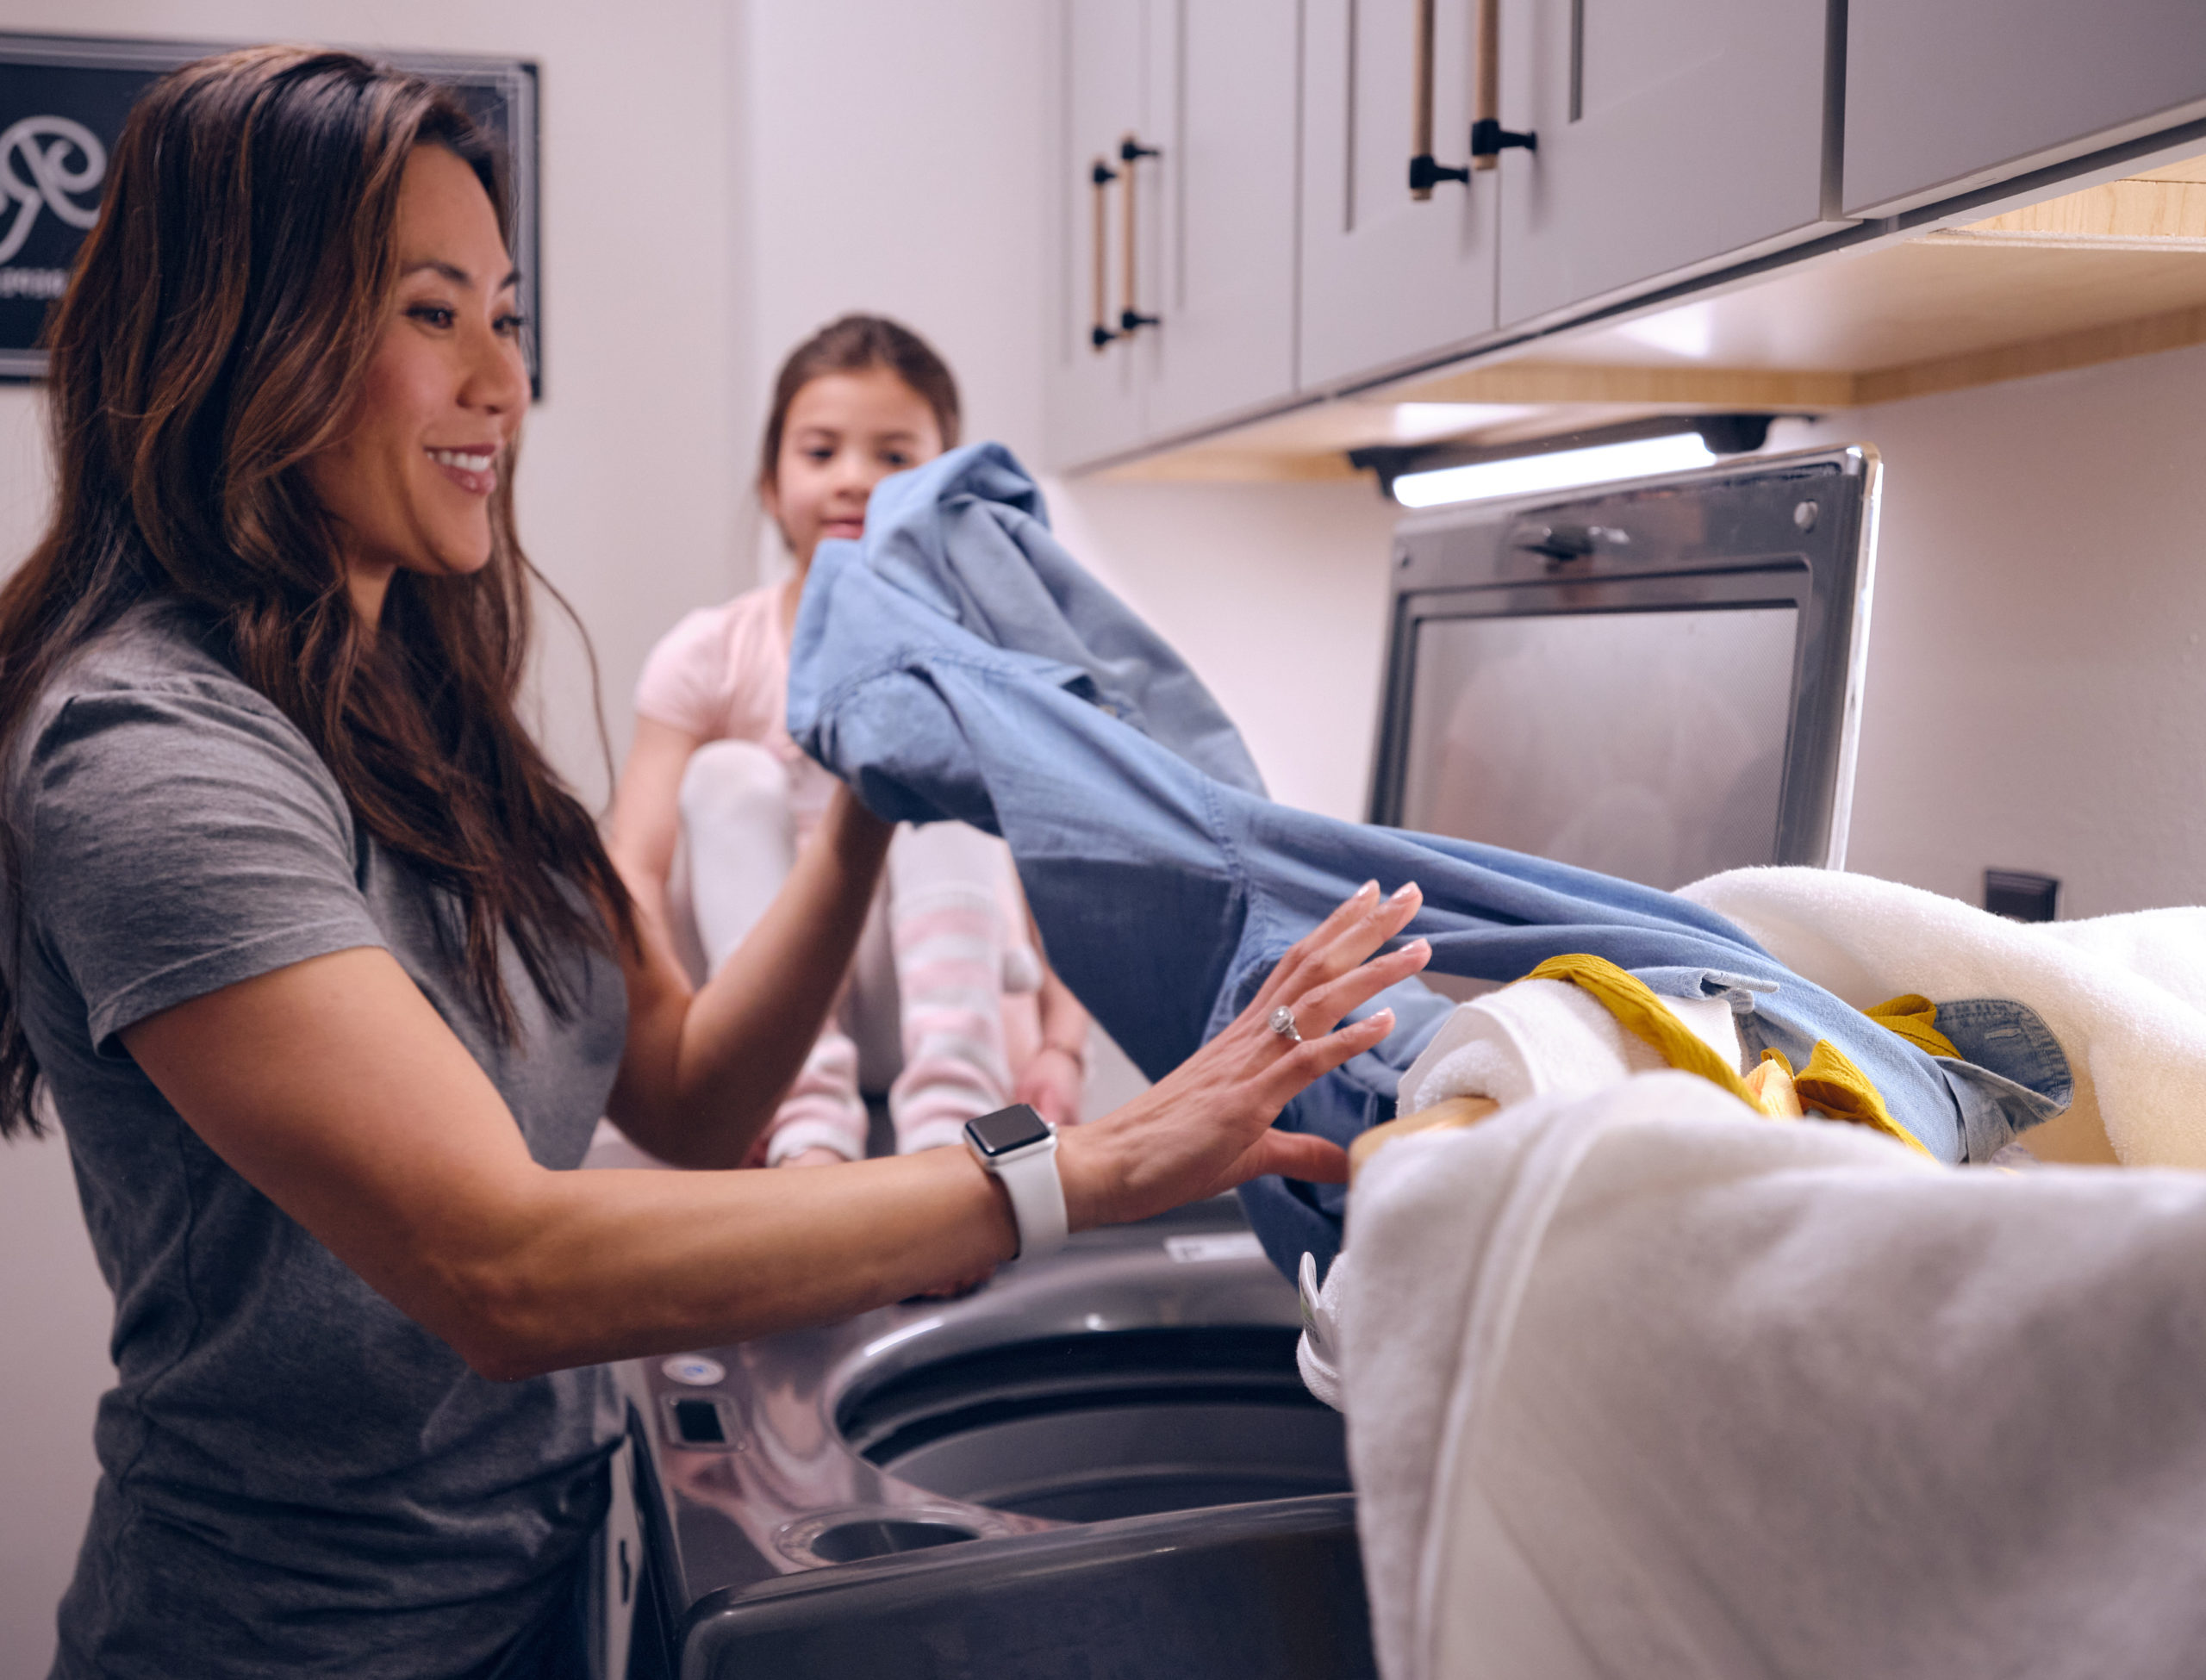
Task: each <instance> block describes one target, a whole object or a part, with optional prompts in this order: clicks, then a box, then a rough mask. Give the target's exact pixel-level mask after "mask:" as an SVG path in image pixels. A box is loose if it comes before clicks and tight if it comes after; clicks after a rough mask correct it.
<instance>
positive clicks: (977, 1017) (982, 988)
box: [670, 741, 1040, 1162]
mask: <svg viewBox="0 0 2206 1680" xmlns="http://www.w3.org/2000/svg"><path fill="white" fill-rule="evenodd" d="M681 815H682V855H681V856H680V857H678V858H677V859H676V868H675V880H674V882H673V883H672V886H673V888H674V891H673V892H672V893H670V898H671V899H673V901H674V903H675V905H676V919H677V921H678V920H680V919H682V918H681V915H680V909H681V905H682V900H683V899H685V898H686V899H687V901H688V906H689V916H690V918H692V919H693V921H694V927H695V934H696V937H697V942H698V946H699V949H698V951H697V952H696V953H695V955H697V956H699V957H701V959H702V967H703V968H704V971H705V972H706V973H708V974H709V973H712V972H714V971H716V970H717V969H718V968H720V964H721V963H723V962H725V961H727V959H728V956H729V955H730V954H731V953H732V952H733V951H734V949H736V947H737V946H738V945H740V944H741V943H743V938H744V936H745V934H747V933H748V932H750V930H751V927H752V926H753V924H756V923H757V920H758V918H759V917H760V916H762V915H763V914H764V913H765V910H766V906H767V905H769V904H770V903H772V902H773V899H774V895H775V893H777V892H779V891H780V889H781V886H782V881H783V880H786V879H788V873H789V868H790V866H791V864H792V863H793V862H795V856H796V847H797V844H798V837H797V832H796V824H795V818H794V814H793V812H792V811H791V809H790V804H789V786H788V773H787V772H786V771H784V770H783V769H782V766H781V763H780V762H779V761H777V760H776V758H775V756H774V755H773V754H772V753H770V751H768V750H766V749H765V748H763V747H762V746H758V745H756V744H753V743H751V742H748V741H714V742H711V743H708V744H707V745H705V746H702V747H700V748H699V749H698V750H696V751H695V753H693V754H692V755H691V756H690V759H689V768H687V769H686V770H685V771H684V773H683V775H682V792H681ZM684 889H686V891H685V890H684ZM1021 904H1022V901H1021V900H1020V899H1019V896H1018V877H1017V874H1016V873H1015V871H1014V870H1013V866H1012V862H1011V854H1010V851H1009V849H1007V848H1006V846H1005V845H1004V844H1003V843H1002V842H1001V841H1000V840H997V839H994V838H993V837H990V836H988V835H985V834H982V833H981V832H980V831H978V830H976V829H972V828H969V827H967V826H966V825H965V824H962V823H933V824H928V825H927V826H925V827H924V828H911V827H905V828H900V829H899V830H898V831H897V833H896V837H895V839H894V841H893V842H891V843H890V845H889V849H888V868H887V871H886V876H885V879H884V880H883V881H882V891H881V892H880V893H877V894H876V896H875V899H874V902H873V905H872V907H871V910H870V912H869V914H868V916H867V918H866V926H865V930H864V932H863V934H862V935H861V936H860V937H859V941H858V948H857V955H856V957H855V959H854V960H853V961H852V964H851V975H850V979H849V981H848V983H847V985H846V986H845V988H844V994H843V998H842V1000H841V1002H840V1003H839V1004H838V1006H837V1009H836V1011H835V1017H834V1019H833V1021H832V1023H831V1024H830V1025H829V1026H828V1028H827V1029H826V1030H825V1031H823V1032H822V1033H821V1034H820V1036H819V1042H817V1043H816V1044H815V1045H814V1046H813V1049H812V1053H811V1055H809V1056H808V1057H807V1059H806V1061H805V1065H804V1068H803V1071H802V1072H801V1073H799V1074H798V1076H797V1080H796V1083H795V1086H793V1087H792V1089H791V1090H790V1092H789V1093H788V1097H787V1098H785V1099H784V1100H783V1102H782V1106H781V1109H780V1111H778V1112H777V1113H776V1116H775V1117H774V1122H773V1125H772V1127H771V1129H770V1131H769V1133H768V1136H767V1143H766V1150H767V1153H766V1159H767V1160H769V1161H770V1162H772V1161H779V1160H784V1159H786V1158H787V1157H788V1156H789V1155H792V1154H796V1153H797V1152H798V1151H800V1150H803V1149H807V1148H814V1147H817V1146H824V1147H826V1148H830V1149H832V1150H833V1151H835V1152H836V1153H837V1154H841V1155H843V1156H844V1157H845V1158H847V1159H850V1160H857V1159H859V1158H860V1157H862V1156H863V1154H865V1134H866V1116H865V1107H864V1104H863V1100H862V1099H861V1098H860V1097H859V1094H858V1093H859V1091H860V1088H861V1087H862V1086H863V1088H864V1089H866V1090H871V1091H881V1090H883V1089H885V1090H886V1091H887V1092H888V1112H889V1118H890V1121H891V1122H892V1123H893V1124H894V1128H895V1131H896V1146H897V1148H898V1149H899V1150H900V1152H902V1153H904V1154H910V1153H912V1152H913V1151H914V1150H918V1149H925V1148H934V1147H936V1146H938V1145H941V1144H950V1143H956V1142H958V1141H959V1135H960V1133H961V1131H962V1129H963V1126H964V1123H965V1122H966V1121H968V1120H969V1119H971V1118H973V1117H974V1116H975V1115H979V1114H985V1113H987V1112H988V1111H989V1110H991V1109H995V1108H1000V1107H1002V1106H1003V1105H1004V1104H1006V1103H1008V1102H1009V1101H1010V1100H1011V1087H1012V1080H1013V1071H1014V1070H1015V1069H1016V1068H1017V1067H1023V1066H1024V1065H1025V1061H1026V1059H1027V1057H1028V1056H1031V1055H1032V1054H1033V1051H1034V1048H1035V1047H1036V1045H1037V1044H1038V1042H1039V1041H1040V1027H1039V1022H1038V1015H1037V1011H1036V1006H1035V1000H1034V999H1033V997H1032V996H1031V994H1032V993H1033V992H1034V991H1035V990H1036V989H1037V987H1038V984H1039V981H1040V967H1039V964H1038V961H1036V958H1035V955H1034V952H1033V949H1032V947H1031V944H1030V943H1029V942H1028V940H1027V938H1026V930H1025V912H1024V910H1023V908H1022V907H1021ZM1006 992H1011V993H1013V994H1016V995H1013V996H1011V997H1009V998H1008V999H1006ZM1007 1005H1008V1006H1007Z"/></svg>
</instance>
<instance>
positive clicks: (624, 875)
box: [605, 717, 704, 930]
mask: <svg viewBox="0 0 2206 1680" xmlns="http://www.w3.org/2000/svg"><path fill="white" fill-rule="evenodd" d="M703 744H704V742H703V740H702V739H701V737H698V736H695V735H692V734H690V733H689V731H688V730H685V729H676V727H675V726H674V725H672V724H663V723H660V722H659V721H658V720H657V719H656V718H642V717H639V718H638V719H636V734H635V738H634V739H633V741H631V742H630V743H629V745H628V756H627V760H626V762H624V763H623V764H622V765H621V766H620V781H618V782H617V783H615V784H614V789H613V812H612V815H611V818H609V820H608V824H607V829H608V832H607V835H606V842H605V848H606V849H607V850H608V852H610V853H612V855H613V862H614V864H615V865H616V866H617V867H618V868H619V869H620V876H621V879H622V880H626V882H627V883H628V891H629V893H630V894H631V895H632V896H633V898H634V899H635V900H636V905H637V907H638V908H639V910H641V911H642V912H644V913H645V916H647V917H649V918H651V919H652V920H653V921H655V922H657V924H658V926H659V927H660V928H661V929H662V930H664V928H666V927H667V925H668V922H667V912H666V887H667V881H668V880H669V878H670V876H671V875H672V874H673V872H674V843H675V840H676V837H677V836H678V835H679V834H680V833H681V831H682V809H681V801H682V772H683V771H684V770H686V769H687V768H689V755H690V754H692V753H694V752H695V751H696V750H697V749H698V748H699V747H701V746H702V745H703Z"/></svg>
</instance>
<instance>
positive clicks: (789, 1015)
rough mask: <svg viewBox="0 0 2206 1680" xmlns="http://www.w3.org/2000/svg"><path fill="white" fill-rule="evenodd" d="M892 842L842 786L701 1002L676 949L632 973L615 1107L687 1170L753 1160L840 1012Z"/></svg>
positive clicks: (643, 1140)
mask: <svg viewBox="0 0 2206 1680" xmlns="http://www.w3.org/2000/svg"><path fill="white" fill-rule="evenodd" d="M893 832H894V831H893V829H891V828H890V826H889V825H888V824H885V823H883V822H882V821H880V820H879V819H878V818H876V817H874V816H872V815H871V814H870V813H869V812H867V811H866V809H865V807H864V806H861V805H860V804H858V802H857V800H856V799H855V798H853V797H851V794H850V793H848V792H847V791H846V790H841V789H838V791H837V793H836V796H835V799H834V800H833V801H832V802H831V804H830V805H829V806H828V809H827V814H826V817H825V818H823V819H822V820H821V823H820V825H819V830H818V831H817V832H816V833H814V835H813V837H812V838H811V840H809V841H808V842H807V843H806V844H805V846H804V848H803V849H802V850H801V852H799V854H798V856H797V859H796V862H795V866H794V867H793V868H791V869H790V871H789V876H788V880H786V881H785V882H784V883H783V884H782V889H781V891H780V892H779V893H777V894H776V896H775V899H774V901H773V903H772V904H771V905H769V906H768V907H767V910H766V913H765V914H764V915H763V916H762V917H761V918H759V919H758V922H757V924H756V925H755V926H754V927H752V929H751V931H750V932H749V933H748V934H747V935H745V938H744V941H743V943H742V944H741V945H740V946H739V947H738V948H737V949H736V951H735V953H734V955H732V956H731V957H729V958H728V960H727V961H726V962H725V963H723V964H722V965H721V966H720V972H719V973H718V974H714V976H713V978H712V979H711V980H709V981H708V982H707V984H706V985H705V986H702V987H701V988H700V989H699V990H697V991H696V992H694V993H692V992H690V991H689V987H688V986H687V984H686V983H685V982H684V981H682V979H681V978H680V976H679V974H676V973H674V972H672V969H671V961H670V958H667V957H665V956H664V954H663V951H662V953H660V954H659V955H657V956H655V957H654V958H652V959H651V960H647V961H643V962H640V963H638V964H636V965H634V966H633V968H632V971H631V974H630V988H629V989H630V1011H631V1024H630V1030H629V1051H628V1054H627V1055H626V1057H625V1058H624V1059H623V1061H622V1066H621V1074H620V1081H619V1083H618V1084H616V1086H614V1094H613V1098H612V1100H611V1102H610V1103H609V1104H608V1111H610V1113H611V1114H612V1117H613V1118H614V1121H615V1122H616V1123H619V1124H620V1127H621V1129H623V1130H625V1131H626V1132H627V1133H628V1134H629V1135H630V1136H632V1137H633V1138H635V1140H636V1141H637V1142H639V1143H640V1144H642V1145H643V1146H644V1147H645V1148H647V1149H650V1150H651V1152H652V1153H653V1154H657V1155H659V1156H660V1157H662V1158H663V1159H664V1160H670V1161H673V1162H675V1163H676V1164H677V1165H679V1166H683V1167H735V1166H738V1165H740V1164H741V1162H742V1160H743V1159H744V1157H745V1154H747V1153H748V1151H749V1149H750V1148H751V1142H753V1140H755V1139H756V1138H757V1135H758V1133H759V1131H760V1129H762V1128H763V1126H764V1125H765V1123H767V1121H768V1120H770V1118H771V1117H773V1113H774V1111H775V1109H776V1106H777V1105H778V1104H780V1102H781V1099H782V1093H783V1092H786V1091H787V1090H788V1086H789V1084H790V1082H791V1081H792V1080H795V1077H796V1074H797V1072H798V1070H799V1069H800V1068H801V1067H802V1066H803V1065H804V1058H805V1056H806V1055H807V1053H808V1052H809V1051H810V1049H811V1048H812V1044H813V1040H814V1039H815V1038H816V1037H817V1036H819V1029H820V1026H821V1024H823V1023H824V1022H825V1021H826V1018H827V1013H828V1011H829V1010H830V1009H832V1007H833V1006H834V1003H835V999H836V995H837V993H838V992H839V990H840V989H841V986H842V984H843V978H844V974H846V973H847V972H848V971H849V968H850V963H851V952H852V951H853V950H855V949H857V940H858V935H859V933H860V932H861V931H862V930H863V928H864V926H865V918H866V912H867V909H868V906H869V905H870V904H871V902H872V899H873V893H874V889H875V887H876V885H877V884H878V882H879V880H880V878H881V868H882V860H883V859H884V858H885V857H886V856H887V854H888V840H889V837H890V835H891V834H892V833H893Z"/></svg>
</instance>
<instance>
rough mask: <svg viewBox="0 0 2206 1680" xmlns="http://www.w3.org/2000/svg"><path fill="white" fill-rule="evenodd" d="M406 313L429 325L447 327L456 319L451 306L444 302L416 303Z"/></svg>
mask: <svg viewBox="0 0 2206 1680" xmlns="http://www.w3.org/2000/svg"><path fill="white" fill-rule="evenodd" d="M406 313H407V314H408V315H409V316H411V317H412V318H413V319H414V320H418V321H421V323H423V324H424V325H425V326H429V327H449V326H451V325H452V321H453V320H455V319H456V315H455V314H454V311H453V310H452V308H451V306H450V305H448V304H444V303H416V304H414V306H413V307H412V308H409V309H408V310H407V312H406Z"/></svg>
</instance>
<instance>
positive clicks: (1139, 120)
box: [1046, 0, 1163, 464]
mask: <svg viewBox="0 0 2206 1680" xmlns="http://www.w3.org/2000/svg"><path fill="white" fill-rule="evenodd" d="M1148 12H1149V8H1148V6H1146V5H1144V4H1141V3H1128V0H1064V3H1063V4H1062V6H1061V7H1060V8H1059V9H1058V39H1057V43H1056V45H1057V48H1058V64H1059V66H1060V68H1061V70H1062V82H1061V84H1060V85H1061V86H1062V88H1063V90H1064V96H1063V98H1062V101H1061V102H1060V103H1059V104H1058V105H1057V107H1056V123H1055V128H1056V136H1055V138H1056V146H1055V147H1054V150H1055V152H1056V156H1055V158H1054V159H1053V163H1054V167H1055V169H1056V177H1057V178H1056V184H1055V188H1054V190H1052V192H1051V194H1050V202H1051V204H1052V206H1053V207H1054V208H1055V211H1056V217H1055V220H1056V229H1055V231H1056V239H1055V240H1054V241H1053V244H1054V246H1055V251H1054V253H1053V254H1054V255H1055V258H1056V276H1055V278H1056V283H1055V284H1054V285H1053V286H1052V287H1051V288H1050V290H1051V292H1052V294H1053V300H1052V301H1053V303H1054V308H1053V309H1052V311H1051V323H1050V325H1051V331H1050V364H1049V380H1048V389H1047V410H1046V412H1047V416H1048V426H1049V436H1050V457H1051V458H1052V460H1053V461H1054V462H1055V463H1056V464H1069V463H1077V462H1081V461H1087V460H1094V459H1097V458H1100V457H1103V456H1106V455H1110V454H1112V453H1114V452H1115V451H1120V450H1125V449H1131V448H1132V447H1133V446H1134V445H1137V444H1138V443H1140V442H1141V441H1142V439H1144V437H1145V436H1146V435H1147V432H1148V421H1147V418H1146V415H1145V414H1144V402H1143V396H1144V381H1143V378H1142V366H1141V358H1140V357H1139V356H1138V355H1137V354H1136V353H1134V352H1138V351H1140V350H1144V349H1145V348H1146V347H1147V346H1146V345H1144V344H1143V342H1142V334H1141V332H1140V330H1139V327H1138V326H1137V327H1136V330H1135V331H1133V332H1132V333H1127V332H1126V330H1125V327H1124V325H1123V323H1122V321H1121V319H1120V317H1121V314H1122V313H1123V312H1124V311H1125V308H1126V294H1125V282H1126V277H1127V272H1126V271H1127V263H1126V241H1127V238H1128V235H1129V233H1131V236H1132V239H1133V242H1134V246H1135V258H1136V262H1135V269H1136V273H1135V283H1136V294H1137V295H1136V299H1135V303H1136V307H1137V313H1138V312H1141V311H1140V305H1141V303H1142V302H1143V299H1142V296H1141V294H1142V291H1143V282H1144V280H1145V281H1146V283H1147V286H1148V288H1149V290H1148V292H1147V296H1150V297H1154V296H1156V294H1155V291H1154V287H1155V286H1156V272H1157V271H1158V268H1159V266H1160V265H1159V264H1157V263H1156V260H1155V252H1156V239H1157V233H1158V232H1159V230H1160V229H1161V228H1162V226H1163V218H1162V216H1161V215H1158V214H1157V213H1156V209H1157V202H1158V195H1157V193H1156V179H1157V177H1156V163H1157V159H1154V158H1137V159H1132V160H1131V162H1130V161H1129V160H1128V159H1125V158H1124V157H1123V156H1121V152H1123V151H1124V150H1125V142H1126V141H1127V140H1128V139H1129V138H1130V137H1131V138H1132V139H1133V140H1135V141H1136V142H1137V145H1146V146H1154V145H1155V144H1156V141H1155V140H1154V139H1153V138H1150V137H1151V136H1153V135H1154V134H1156V129H1155V128H1154V126H1153V125H1152V124H1151V122H1150V103H1149V92H1150V87H1149V78H1150V51H1149V29H1148V25H1149V17H1148ZM1130 168H1131V169H1132V170H1134V171H1137V175H1136V178H1135V197H1134V208H1135V215H1134V217H1133V219H1132V221H1131V226H1129V219H1128V218H1127V216H1126V215H1125V205H1126V198H1125V188H1126V175H1127V171H1129V169H1130ZM1144 243H1145V244H1146V246H1147V247H1148V251H1149V253H1150V260H1149V261H1148V263H1147V264H1145V265H1144V264H1143V263H1142V261H1141V255H1142V246H1144ZM1144 266H1146V268H1147V271H1148V272H1147V273H1146V274H1144V273H1143V272H1142V269H1143V268H1144ZM1099 334H1100V335H1106V336H1101V337H1100V341H1099Z"/></svg>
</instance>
